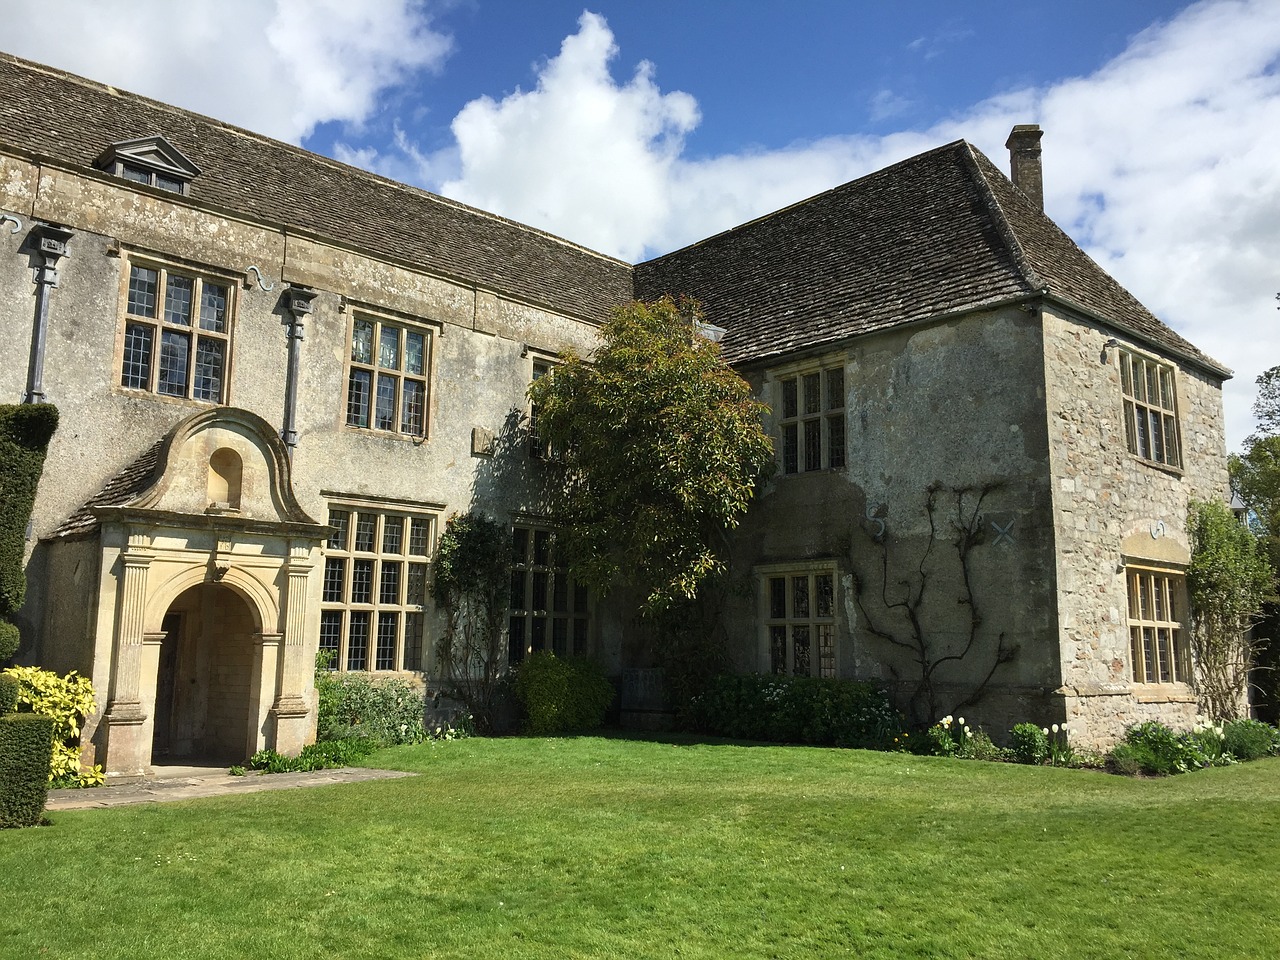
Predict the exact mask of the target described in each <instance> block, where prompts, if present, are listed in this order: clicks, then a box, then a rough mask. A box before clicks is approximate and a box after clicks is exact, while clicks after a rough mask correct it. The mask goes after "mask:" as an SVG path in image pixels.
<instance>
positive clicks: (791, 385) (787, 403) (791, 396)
mask: <svg viewBox="0 0 1280 960" xmlns="http://www.w3.org/2000/svg"><path fill="white" fill-rule="evenodd" d="M798 415H799V409H798V408H797V405H796V382H795V380H794V379H792V380H783V381H782V416H783V417H784V418H785V419H790V418H791V417H794V416H798Z"/></svg>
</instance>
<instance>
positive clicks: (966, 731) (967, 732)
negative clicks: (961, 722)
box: [964, 727, 969, 737]
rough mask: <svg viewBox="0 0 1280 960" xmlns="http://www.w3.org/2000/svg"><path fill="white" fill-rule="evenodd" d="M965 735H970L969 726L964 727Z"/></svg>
mask: <svg viewBox="0 0 1280 960" xmlns="http://www.w3.org/2000/svg"><path fill="white" fill-rule="evenodd" d="M964 735H965V736H966V737H967V736H968V735H969V728H968V727H965V728H964Z"/></svg>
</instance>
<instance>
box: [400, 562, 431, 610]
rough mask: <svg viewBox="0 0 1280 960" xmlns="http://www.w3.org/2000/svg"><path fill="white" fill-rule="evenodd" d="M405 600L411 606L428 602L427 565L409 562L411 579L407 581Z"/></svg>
mask: <svg viewBox="0 0 1280 960" xmlns="http://www.w3.org/2000/svg"><path fill="white" fill-rule="evenodd" d="M404 602H405V603H407V604H408V605H409V606H419V607H420V606H422V605H423V604H425V603H426V602H427V565H426V564H425V563H411V564H409V579H408V581H407V582H406V583H405V597H404Z"/></svg>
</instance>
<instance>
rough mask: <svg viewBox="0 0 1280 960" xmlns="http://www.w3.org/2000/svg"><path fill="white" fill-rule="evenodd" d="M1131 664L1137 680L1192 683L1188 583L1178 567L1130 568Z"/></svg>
mask: <svg viewBox="0 0 1280 960" xmlns="http://www.w3.org/2000/svg"><path fill="white" fill-rule="evenodd" d="M1127 580H1128V587H1129V664H1130V667H1131V669H1132V671H1133V680H1134V682H1135V683H1190V682H1191V651H1190V649H1189V647H1188V640H1187V636H1186V632H1185V631H1184V630H1183V621H1184V611H1185V609H1186V599H1185V597H1186V584H1185V579H1184V577H1183V575H1182V574H1181V572H1179V571H1176V570H1167V569H1158V568H1151V569H1147V568H1141V567H1130V568H1129V570H1128V576H1127Z"/></svg>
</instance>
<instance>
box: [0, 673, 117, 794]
mask: <svg viewBox="0 0 1280 960" xmlns="http://www.w3.org/2000/svg"><path fill="white" fill-rule="evenodd" d="M3 672H4V673H5V674H6V675H8V676H10V677H12V678H13V679H15V680H17V681H18V710H19V711H29V712H31V713H38V714H40V715H41V716H45V717H48V718H50V719H51V720H52V721H53V760H52V762H51V763H50V765H49V780H50V781H51V782H56V781H64V782H65V781H67V780H72V779H75V780H78V781H79V782H80V784H81V785H82V786H94V785H97V784H100V783H102V782H103V773H102V768H101V767H97V766H95V767H94V768H93V769H92V770H90V771H87V772H85V773H81V771H80V747H79V744H78V743H76V744H75V745H74V746H73V745H72V741H78V740H79V737H80V728H81V724H82V723H83V722H84V718H85V717H87V716H88V715H89V714H91V713H93V711H94V710H95V709H97V706H98V703H97V700H96V698H95V697H94V693H93V682H92V681H91V680H90V679H89V678H88V677H82V676H80V675H79V674H78V673H76V672H75V671H74V670H72V671H71V672H70V673H69V674H67V675H66V676H65V677H60V676H58V674H56V673H54V672H53V671H52V670H43V669H41V668H40V667H9V668H8V669H7V670H5V671H3Z"/></svg>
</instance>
